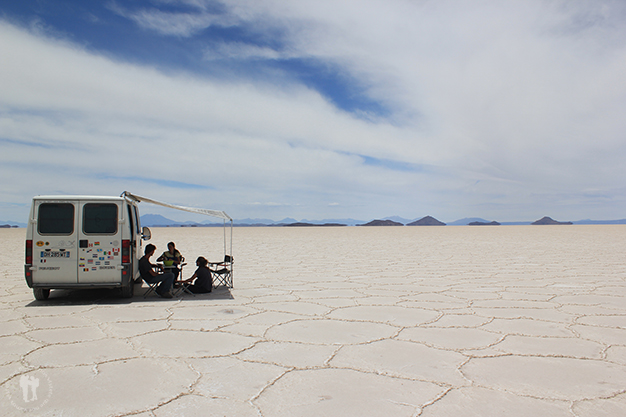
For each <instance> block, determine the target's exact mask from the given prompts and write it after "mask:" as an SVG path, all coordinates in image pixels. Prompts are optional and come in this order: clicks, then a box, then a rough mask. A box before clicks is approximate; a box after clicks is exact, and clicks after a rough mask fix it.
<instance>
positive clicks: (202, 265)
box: [182, 256, 213, 294]
mask: <svg viewBox="0 0 626 417" xmlns="http://www.w3.org/2000/svg"><path fill="white" fill-rule="evenodd" d="M196 265H197V266H198V269H196V272H194V273H193V275H192V277H191V278H188V279H186V280H184V281H182V282H184V283H191V282H192V281H193V280H194V279H195V280H196V281H195V282H194V283H193V284H190V285H188V286H187V289H188V290H189V291H191V292H192V293H194V294H205V293H208V292H211V290H212V289H213V277H212V276H211V270H210V269H209V267H208V265H209V261H207V260H206V259H205V258H204V257H202V256H200V257H199V258H198V259H196Z"/></svg>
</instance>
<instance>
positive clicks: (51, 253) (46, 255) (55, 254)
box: [41, 250, 70, 258]
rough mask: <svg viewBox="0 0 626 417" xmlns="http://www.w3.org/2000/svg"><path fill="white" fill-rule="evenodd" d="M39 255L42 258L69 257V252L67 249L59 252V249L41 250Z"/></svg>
mask: <svg viewBox="0 0 626 417" xmlns="http://www.w3.org/2000/svg"><path fill="white" fill-rule="evenodd" d="M41 257H42V258H69V257H70V253H69V252H68V251H63V252H61V251H57V250H53V251H49V252H41Z"/></svg>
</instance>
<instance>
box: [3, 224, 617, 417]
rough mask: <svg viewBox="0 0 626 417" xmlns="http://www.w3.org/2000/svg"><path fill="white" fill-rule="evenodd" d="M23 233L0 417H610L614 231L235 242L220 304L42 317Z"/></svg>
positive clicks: (85, 301)
mask: <svg viewBox="0 0 626 417" xmlns="http://www.w3.org/2000/svg"><path fill="white" fill-rule="evenodd" d="M24 235H25V231H24V229H0V245H1V246H0V247H1V248H2V250H1V251H0V254H1V255H0V256H1V257H2V276H3V283H4V285H3V286H2V289H0V294H1V296H0V383H1V384H2V386H1V387H0V390H1V391H2V394H3V395H4V400H3V401H2V402H0V414H1V415H24V414H28V415H48V416H52V415H63V416H81V417H82V416H85V415H90V416H111V415H119V416H124V415H137V416H142V417H147V416H158V417H161V416H210V415H216V416H217V415H220V416H224V415H225V416H266V417H271V416H285V415H289V416H390V415H393V416H438V417H441V416H454V417H459V416H481V417H488V416H498V417H500V416H503V415H506V416H529V415H539V416H564V417H565V416H567V417H572V416H577V417H592V416H593V417H599V416H623V415H626V260H625V257H626V226H619V225H616V226H500V227H449V226H448V227H370V228H364V227H349V228H348V227H344V228H236V229H235V231H234V253H233V255H234V258H235V276H234V285H235V287H234V288H233V289H230V290H229V289H226V288H219V289H217V290H215V291H214V292H213V293H212V294H208V295H199V296H196V297H190V296H184V297H180V298H176V299H172V300H165V299H160V298H158V297H156V296H155V297H148V298H146V299H144V298H143V297H142V294H143V292H144V291H145V289H146V287H145V286H144V287H143V288H140V287H136V295H135V297H134V298H133V299H131V300H124V299H120V298H117V297H116V293H115V292H113V291H108V290H94V291H91V290H89V291H53V292H52V294H51V298H50V300H48V301H45V302H40V301H35V300H34V298H33V296H32V292H31V290H30V289H29V288H28V287H27V286H26V283H25V281H24V278H23V258H24V253H23V251H24V250H23V248H24ZM222 238H223V236H222V230H221V229H219V228H217V229H214V228H156V229H153V239H152V243H155V244H156V245H157V247H158V249H157V254H158V253H160V252H159V251H162V250H163V249H164V248H165V245H166V243H167V242H168V241H170V240H173V241H175V242H176V244H177V247H178V248H179V249H180V250H181V252H182V253H183V255H184V256H185V257H186V259H187V261H188V262H190V264H193V261H194V260H195V258H196V257H197V256H199V255H203V256H206V257H207V258H209V259H210V260H218V259H220V258H221V257H222V256H223V252H222ZM192 272H193V268H191V267H190V266H188V267H187V268H186V270H185V273H184V275H185V276H186V277H188V276H190V275H191V273H192ZM23 377H33V378H35V377H36V378H37V380H38V383H39V388H38V400H37V401H32V402H30V403H29V406H28V407H30V408H28V407H26V408H25V407H24V404H23V403H21V402H20V401H19V400H20V398H19V397H20V396H21V395H22V390H21V389H20V381H24V378H23ZM20 408H22V409H24V408H25V410H26V411H24V410H21V409H20Z"/></svg>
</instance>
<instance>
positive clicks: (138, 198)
mask: <svg viewBox="0 0 626 417" xmlns="http://www.w3.org/2000/svg"><path fill="white" fill-rule="evenodd" d="M122 197H126V198H130V199H131V200H135V201H138V202H140V201H145V202H146V203H150V204H156V205H157V206H163V207H169V208H172V209H176V210H183V211H188V212H191V213H197V214H204V215H206V216H211V217H218V218H220V219H224V220H228V221H230V222H232V221H233V219H232V218H231V217H230V216H229V215H228V214H226V213H224V212H223V211H218V210H209V209H204V208H196V207H185V206H177V205H175V204H170V203H163V202H162V201H157V200H153V199H151V198H147V197H142V196H139V195H135V194H131V193H129V192H128V191H124V192H123V193H122Z"/></svg>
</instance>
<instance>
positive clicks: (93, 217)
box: [83, 203, 117, 235]
mask: <svg viewBox="0 0 626 417" xmlns="http://www.w3.org/2000/svg"><path fill="white" fill-rule="evenodd" d="M83 232H85V234H91V235H96V234H98V235H114V234H115V233H117V204H107V203H105V204H95V203H90V204H85V206H84V207H83Z"/></svg>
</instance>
